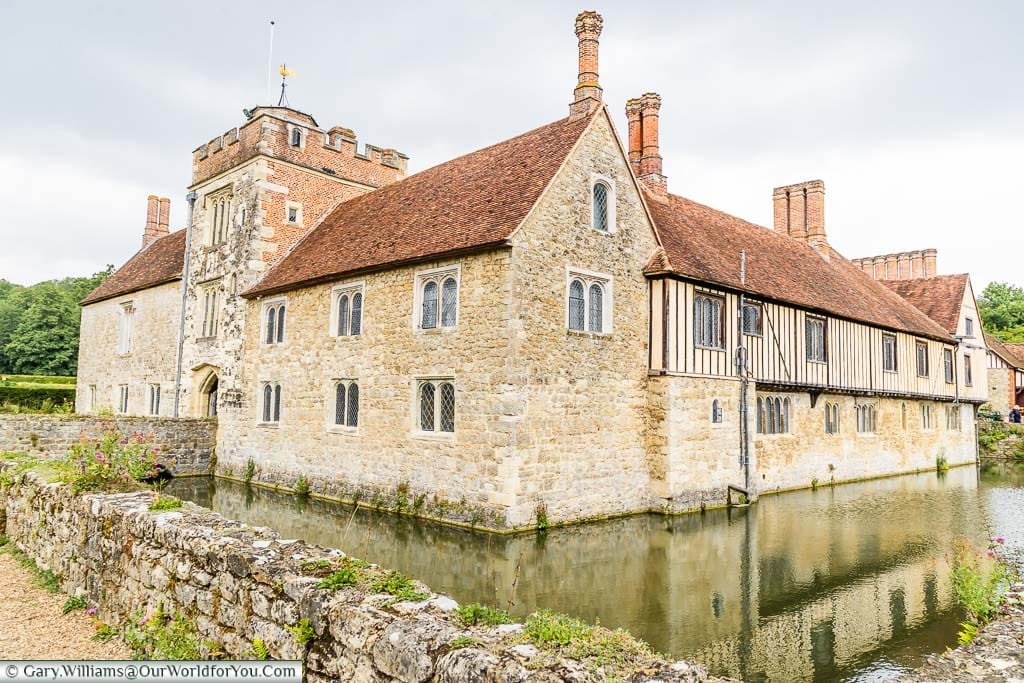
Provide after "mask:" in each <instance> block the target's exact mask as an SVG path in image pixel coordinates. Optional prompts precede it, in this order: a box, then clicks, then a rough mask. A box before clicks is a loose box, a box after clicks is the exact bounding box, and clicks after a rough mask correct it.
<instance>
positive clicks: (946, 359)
mask: <svg viewBox="0 0 1024 683" xmlns="http://www.w3.org/2000/svg"><path fill="white" fill-rule="evenodd" d="M942 373H943V377H942V378H943V379H944V380H945V381H946V384H954V383H955V382H956V354H955V353H953V349H942Z"/></svg>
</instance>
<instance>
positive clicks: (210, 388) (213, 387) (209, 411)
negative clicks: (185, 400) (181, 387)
mask: <svg viewBox="0 0 1024 683" xmlns="http://www.w3.org/2000/svg"><path fill="white" fill-rule="evenodd" d="M217 384H218V380H217V375H216V374H212V375H210V380H209V381H208V382H207V384H206V386H205V387H203V392H202V395H203V402H202V404H201V405H202V407H201V410H203V417H217Z"/></svg>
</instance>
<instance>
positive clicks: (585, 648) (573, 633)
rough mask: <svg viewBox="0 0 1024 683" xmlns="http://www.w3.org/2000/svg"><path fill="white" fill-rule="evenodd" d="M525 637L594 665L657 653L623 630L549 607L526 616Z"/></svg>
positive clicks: (617, 662)
mask: <svg viewBox="0 0 1024 683" xmlns="http://www.w3.org/2000/svg"><path fill="white" fill-rule="evenodd" d="M524 637H525V638H526V639H527V640H529V641H530V642H531V643H533V644H534V645H536V646H537V647H539V648H541V649H544V650H548V651H553V652H555V653H557V654H558V655H559V656H561V657H569V658H573V659H581V660H588V662H589V663H590V664H592V665H595V666H599V667H600V666H617V665H627V664H630V663H631V662H635V661H636V660H637V659H647V658H651V657H653V656H654V653H653V652H652V651H651V648H650V646H648V645H647V643H644V642H643V641H641V640H637V639H636V638H634V637H633V636H631V635H630V634H629V633H628V632H626V631H624V630H622V629H616V630H614V631H612V630H609V629H606V628H603V627H601V626H591V625H590V624H587V623H586V622H584V621H581V620H579V619H576V618H574V617H569V616H566V615H564V614H556V613H554V612H550V611H548V610H541V611H538V612H534V613H533V614H531V615H530V616H529V617H527V618H526V629H525V631H524Z"/></svg>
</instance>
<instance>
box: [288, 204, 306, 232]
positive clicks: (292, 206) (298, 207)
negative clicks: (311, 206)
mask: <svg viewBox="0 0 1024 683" xmlns="http://www.w3.org/2000/svg"><path fill="white" fill-rule="evenodd" d="M292 209H295V220H294V221H293V220H290V219H289V217H288V214H290V213H291V210H292ZM284 222H285V223H286V224H288V225H297V226H299V227H300V228H301V227H302V202H294V201H291V200H289V201H286V202H285V203H284Z"/></svg>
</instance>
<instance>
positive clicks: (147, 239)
mask: <svg viewBox="0 0 1024 683" xmlns="http://www.w3.org/2000/svg"><path fill="white" fill-rule="evenodd" d="M170 219H171V200H170V199H168V198H167V197H163V198H159V197H157V196H156V195H152V194H151V195H149V197H147V198H146V229H145V231H144V232H143V233H142V248H143V249H145V248H146V247H148V246H149V245H151V244H152V243H153V242H156V241H157V240H158V239H160V238H161V237H163V236H165V235H167V234H169V233H170V222H171V220H170Z"/></svg>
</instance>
